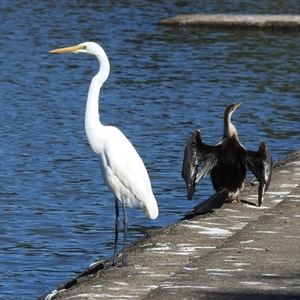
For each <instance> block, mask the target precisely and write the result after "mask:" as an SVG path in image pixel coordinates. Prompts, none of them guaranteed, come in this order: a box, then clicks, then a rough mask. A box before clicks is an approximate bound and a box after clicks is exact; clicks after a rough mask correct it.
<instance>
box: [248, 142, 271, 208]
mask: <svg viewBox="0 0 300 300" xmlns="http://www.w3.org/2000/svg"><path fill="white" fill-rule="evenodd" d="M247 154H248V158H247V167H248V169H249V170H250V171H251V172H252V173H253V175H254V176H255V177H256V178H257V179H258V181H259V187H258V206H261V204H262V202H263V198H264V194H265V192H266V191H267V190H268V188H269V185H270V182H271V177H272V167H273V162H272V156H271V154H270V151H269V150H268V148H267V144H266V143H265V142H264V141H262V142H261V143H260V144H259V148H258V151H249V150H248V151H247Z"/></svg>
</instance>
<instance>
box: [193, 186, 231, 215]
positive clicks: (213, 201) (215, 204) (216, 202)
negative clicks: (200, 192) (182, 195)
mask: <svg viewBox="0 0 300 300" xmlns="http://www.w3.org/2000/svg"><path fill="white" fill-rule="evenodd" d="M227 196H228V192H227V191H221V192H216V193H215V194H214V195H212V196H211V197H209V198H208V199H207V200H205V201H203V202H201V203H200V204H198V205H196V206H195V207H194V209H193V213H195V214H205V213H208V212H210V211H211V210H213V209H214V208H220V207H221V206H222V205H223V203H224V201H225V200H226V198H227Z"/></svg>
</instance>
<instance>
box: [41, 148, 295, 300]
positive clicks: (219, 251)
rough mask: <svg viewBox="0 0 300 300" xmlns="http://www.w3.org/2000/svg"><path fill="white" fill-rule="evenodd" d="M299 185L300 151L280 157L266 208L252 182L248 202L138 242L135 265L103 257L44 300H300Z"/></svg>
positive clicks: (131, 253)
mask: <svg viewBox="0 0 300 300" xmlns="http://www.w3.org/2000/svg"><path fill="white" fill-rule="evenodd" d="M299 183H300V149H299V150H297V151H295V152H293V153H291V154H290V155H289V156H288V157H287V158H286V159H284V160H281V161H278V162H276V165H275V166H274V170H273V176H272V181H271V184H270V187H269V190H268V192H267V193H266V195H265V199H264V202H263V206H262V207H257V206H256V204H257V186H253V185H248V186H246V188H245V190H244V192H243V193H242V199H243V200H242V203H241V204H230V203H225V204H224V205H223V207H222V208H220V209H217V210H215V211H214V212H213V213H209V214H206V215H200V216H194V217H193V216H188V218H186V219H185V220H181V221H179V222H178V223H175V224H171V225H169V226H166V227H164V228H161V229H158V230H155V231H152V232H150V233H149V234H147V235H145V236H143V237H141V238H140V239H138V240H136V241H134V242H133V243H132V244H131V245H130V246H129V247H128V252H127V254H128V266H126V267H120V268H118V267H117V268H110V267H109V266H110V265H111V263H112V261H111V259H108V260H106V261H100V262H98V263H96V264H94V265H92V266H90V267H89V268H88V269H87V270H85V271H84V272H82V273H81V274H80V275H79V276H77V277H76V278H74V279H71V280H69V281H67V282H66V283H64V284H62V285H61V286H59V287H57V288H56V289H54V290H53V291H52V292H50V293H49V294H48V295H44V296H42V297H40V298H39V299H40V300H42V299H43V300H44V299H47V300H67V299H72V300H82V299H99V298H101V299H129V298H134V299H157V300H159V299H164V300H182V299H200V298H201V299H202V298H203V299H212V300H215V299H220V300H227V299H233V300H241V299H242V300H250V299H264V300H271V299H272V300H274V299H275V300H283V299H284V300H290V299H300V297H299V295H300V285H299V279H300V275H299V262H300V251H299V248H300V184H299ZM197 197H199V198H201V189H198V191H197V193H196V194H195V196H194V204H195V205H196V204H197V201H196V199H197ZM198 201H199V200H198ZM91 243H92V241H91ZM83 259H84V258H83Z"/></svg>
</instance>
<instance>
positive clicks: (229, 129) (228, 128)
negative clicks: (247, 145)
mask: <svg viewBox="0 0 300 300" xmlns="http://www.w3.org/2000/svg"><path fill="white" fill-rule="evenodd" d="M231 115H232V112H227V111H225V114H224V129H223V139H225V138H229V137H232V136H236V138H237V139H238V136H237V131H236V128H235V127H234V125H233V124H232V123H231Z"/></svg>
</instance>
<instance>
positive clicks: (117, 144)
mask: <svg viewBox="0 0 300 300" xmlns="http://www.w3.org/2000/svg"><path fill="white" fill-rule="evenodd" d="M66 52H73V53H86V54H92V55H95V56H96V57H97V59H98V61H99V63H100V69H99V72H98V73H97V74H96V75H95V76H94V77H93V79H92V82H91V85H90V88H89V92H88V97H87V103H86V112H85V131H86V135H87V138H88V141H89V144H90V146H91V148H92V149H93V151H94V152H96V153H97V154H98V155H99V156H100V167H101V173H102V177H103V179H104V181H105V183H106V185H107V186H108V187H109V189H110V190H111V192H112V193H113V194H114V196H115V204H116V236H115V252H114V265H116V263H117V261H116V260H117V249H116V248H117V240H118V230H119V209H118V200H120V201H121V202H122V203H123V211H124V249H123V262H122V263H123V265H125V264H126V227H127V215H126V207H125V206H136V205H137V206H139V207H140V208H142V209H143V211H144V212H145V214H146V215H147V216H148V217H149V218H151V219H156V218H157V216H158V206H157V203H156V200H155V197H154V195H153V192H152V187H151V183H150V179H149V176H148V173H147V170H146V168H145V166H144V163H143V161H142V159H141V158H140V156H139V155H138V153H137V151H136V150H135V148H134V147H133V145H132V144H131V143H130V141H129V140H128V139H127V138H126V137H125V135H124V134H123V133H122V132H121V131H120V130H119V129H118V128H116V127H113V126H104V125H103V124H102V123H101V122H100V116H99V103H98V102H99V94H100V89H101V87H102V85H103V83H104V82H105V81H106V79H107V78H108V75H109V71H110V64H109V60H108V58H107V55H106V53H105V52H104V50H103V49H102V47H100V46H99V45H98V44H96V43H94V42H86V43H82V44H79V45H78V46H73V47H68V48H60V49H56V50H52V51H50V53H66Z"/></svg>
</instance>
